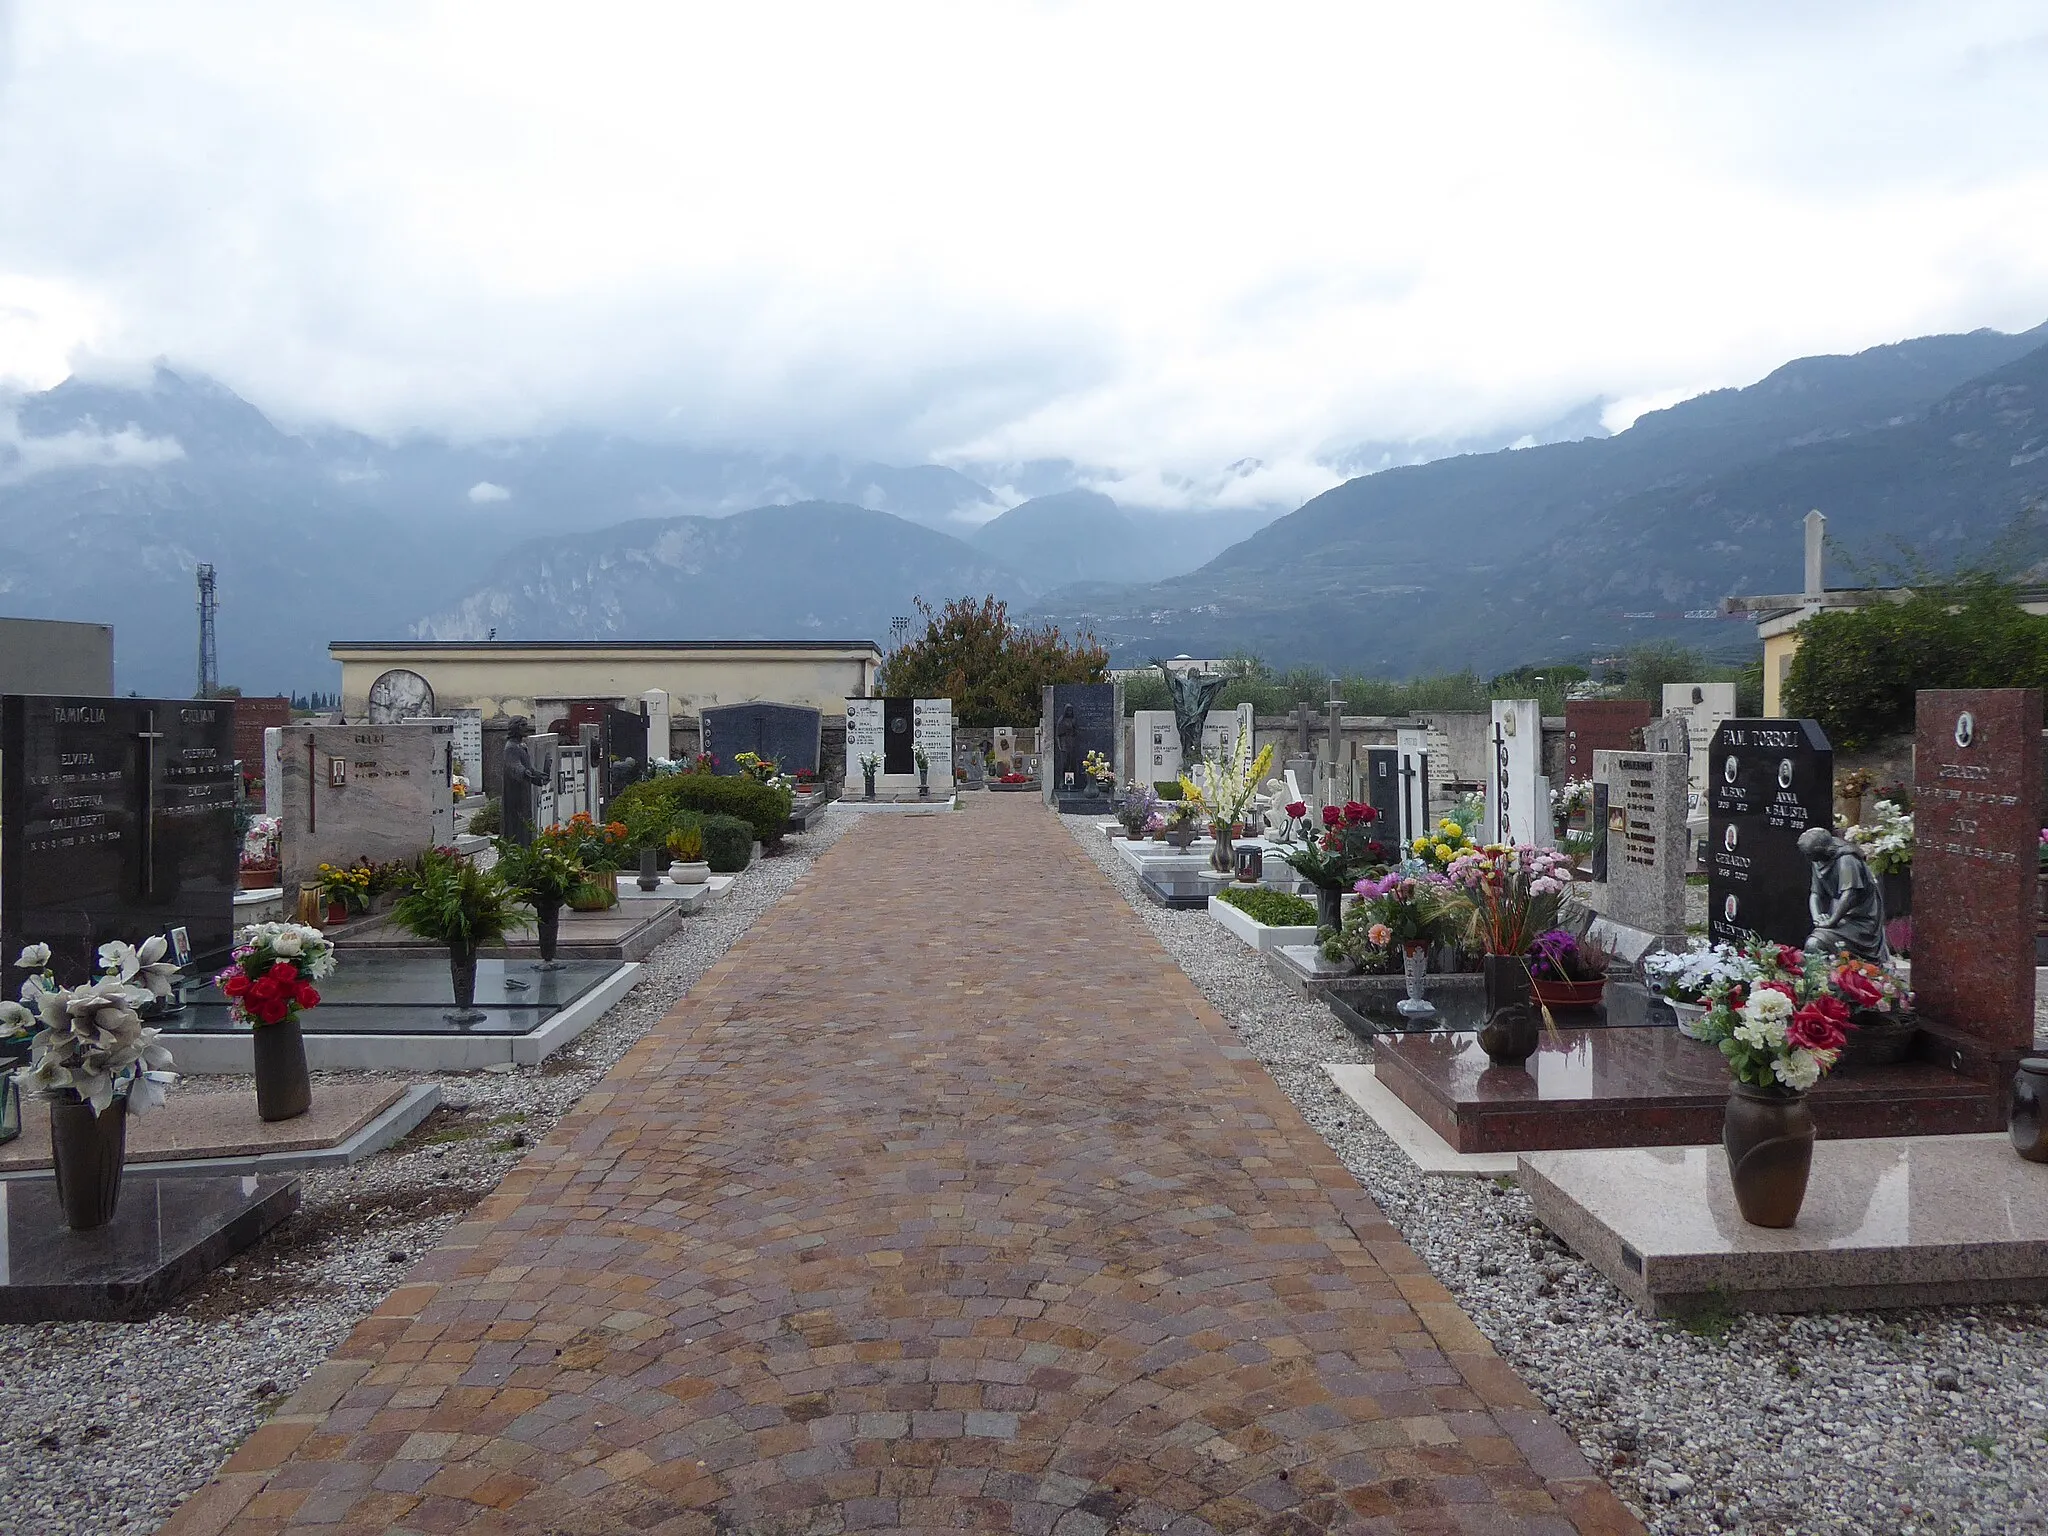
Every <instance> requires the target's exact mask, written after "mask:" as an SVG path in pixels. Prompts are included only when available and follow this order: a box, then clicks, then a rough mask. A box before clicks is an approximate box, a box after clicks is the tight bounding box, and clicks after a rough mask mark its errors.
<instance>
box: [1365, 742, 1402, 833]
mask: <svg viewBox="0 0 2048 1536" xmlns="http://www.w3.org/2000/svg"><path fill="white" fill-rule="evenodd" d="M1365 803H1366V804H1367V805H1369V806H1371V807H1372V808H1373V809H1374V810H1375V811H1377V812H1379V822H1378V825H1377V827H1376V828H1375V835H1376V836H1378V837H1380V838H1381V839H1382V840H1384V841H1387V842H1393V841H1395V840H1396V839H1397V838H1400V837H1401V836H1402V833H1401V754H1400V753H1399V752H1398V751H1396V750H1395V749H1394V748H1392V747H1367V748H1366V749H1365Z"/></svg>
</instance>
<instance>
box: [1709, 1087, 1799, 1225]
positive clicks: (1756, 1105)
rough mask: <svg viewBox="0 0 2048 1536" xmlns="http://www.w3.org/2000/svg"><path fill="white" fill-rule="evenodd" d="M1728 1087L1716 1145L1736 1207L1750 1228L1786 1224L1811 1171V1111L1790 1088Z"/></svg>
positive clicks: (1795, 1215)
mask: <svg viewBox="0 0 2048 1536" xmlns="http://www.w3.org/2000/svg"><path fill="white" fill-rule="evenodd" d="M1730 1090H1731V1091H1730V1092H1729V1095H1728V1109H1727V1112H1726V1113H1725V1114H1724V1115H1723V1117H1722V1120H1721V1147H1722V1150H1724V1151H1725V1152H1726V1153H1727V1154H1728V1178H1729V1181H1730V1182H1731V1183H1732V1184H1734V1186H1735V1205H1736V1208H1737V1209H1738V1210H1740V1211H1741V1212H1742V1219H1743V1220H1744V1221H1746V1222H1748V1223H1749V1224H1750V1225H1751V1226H1753V1227H1789V1226H1791V1225H1792V1223H1793V1222H1795V1221H1797V1220H1798V1219H1799V1207H1800V1205H1801V1204H1802V1203H1803V1202H1804V1201H1805V1199H1806V1180H1807V1176H1808V1175H1809V1174H1810V1173H1812V1171H1813V1111H1812V1110H1811V1109H1810V1108H1809V1107H1808V1106H1807V1102H1806V1095H1805V1094H1803V1093H1795V1092H1794V1091H1793V1090H1792V1089H1790V1088H1753V1087H1751V1086H1750V1085H1749V1084H1748V1083H1734V1084H1731V1085H1730Z"/></svg>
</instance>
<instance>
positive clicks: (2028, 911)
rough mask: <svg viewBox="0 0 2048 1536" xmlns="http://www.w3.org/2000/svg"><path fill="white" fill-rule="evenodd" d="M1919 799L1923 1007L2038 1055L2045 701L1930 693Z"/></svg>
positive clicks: (1925, 702)
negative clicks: (2036, 1019) (2036, 1007)
mask: <svg viewBox="0 0 2048 1536" xmlns="http://www.w3.org/2000/svg"><path fill="white" fill-rule="evenodd" d="M1913 796H1914V800H1913V809H1914V822H1913V844H1914V846H1913V885H1914V891H1913V989H1914V992H1915V993H1916V994H1917V1003H1916V1006H1917V1007H1918V1009H1919V1011H1920V1012H1921V1013H1923V1014H1925V1015H1926V1016H1927V1017H1928V1018H1930V1019H1932V1020H1934V1021H1935V1022H1936V1023H1939V1024H1946V1025H1949V1026H1951V1027H1953V1028H1955V1029H1958V1030H1962V1031H1964V1032H1966V1033H1968V1034H1971V1035H1975V1036H1977V1037H1979V1038H1982V1039H1985V1040H1988V1041H1990V1042H1991V1043H1992V1044H1993V1045H1994V1046H1996V1047H1997V1048H1998V1049H2001V1050H2012V1051H2026V1050H2030V1049H2031V1048H2032V1046H2033V1043H2034V933H2035V927H2036V922H2037V918H2036V903H2037V899H2038V898H2037V895H2036V881H2037V875H2036V873H2035V871H2036V867H2037V864H2038V860H2039V855H2038V853H2037V852H2036V847H2037V844H2038V841H2039V836H2040V826H2041V693H2040V690H2038V689H2033V688H1930V689H1926V690H1923V691H1922V692H1921V693H1920V695H1919V697H1918V700H1917V720H1916V730H1915V735H1914V741H1913ZM1822 825H1825V823H1822Z"/></svg>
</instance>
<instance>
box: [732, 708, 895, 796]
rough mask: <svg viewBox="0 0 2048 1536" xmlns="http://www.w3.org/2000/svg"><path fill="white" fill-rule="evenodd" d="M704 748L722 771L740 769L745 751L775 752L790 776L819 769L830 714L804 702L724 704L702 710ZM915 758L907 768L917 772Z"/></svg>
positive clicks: (766, 753) (763, 755)
mask: <svg viewBox="0 0 2048 1536" xmlns="http://www.w3.org/2000/svg"><path fill="white" fill-rule="evenodd" d="M698 718H699V719H700V720H702V721H703V724H704V750H705V751H706V752H709V753H711V754H712V755H713V756H715V757H716V758H717V759H718V770H717V771H718V772H720V773H738V772H739V771H740V770H739V768H738V766H737V765H736V762H735V759H737V758H738V756H739V755H740V753H742V752H758V753H759V754H760V755H761V756H762V757H772V758H773V759H775V761H776V762H778V763H780V764H781V765H782V771H783V772H784V773H786V774H788V775H790V777H792V778H794V777H795V776H796V773H797V770H798V769H802V768H807V769H809V770H810V771H811V772H813V773H816V772H817V771H818V749H819V745H820V741H821V735H822V731H823V728H824V720H825V717H824V715H823V714H822V713H820V712H819V711H818V710H815V709H806V708H805V707H803V706H802V705H800V704H761V703H755V704H718V705H713V706H712V707H711V708H709V709H705V710H703V711H701V712H700V714H699V716H698ZM916 771H917V767H916V764H915V763H912V765H911V766H910V767H909V768H907V769H905V770H904V772H906V773H915V772H916Z"/></svg>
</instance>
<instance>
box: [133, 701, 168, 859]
mask: <svg viewBox="0 0 2048 1536" xmlns="http://www.w3.org/2000/svg"><path fill="white" fill-rule="evenodd" d="M135 735H136V739H137V740H138V741H140V742H141V743H142V894H143V895H145V896H154V895H155V894H156V744H157V743H158V742H160V741H162V740H163V739H164V733H163V732H162V731H160V730H158V729H157V728H156V711H155V710H153V709H152V710H146V711H145V712H144V713H143V716H142V729H141V730H139V731H137V732H136V733H135Z"/></svg>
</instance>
